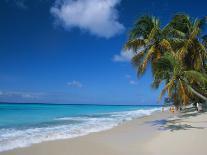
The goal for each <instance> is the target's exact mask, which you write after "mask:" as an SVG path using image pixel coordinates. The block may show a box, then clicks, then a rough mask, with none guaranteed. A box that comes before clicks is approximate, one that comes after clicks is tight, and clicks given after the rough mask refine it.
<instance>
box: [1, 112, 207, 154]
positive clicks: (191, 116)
mask: <svg viewBox="0 0 207 155" xmlns="http://www.w3.org/2000/svg"><path fill="white" fill-rule="evenodd" d="M206 120H207V114H206V113H184V114H179V113H176V114H171V113H169V112H164V113H163V112H156V113H154V114H152V115H150V116H146V117H143V118H139V119H135V120H132V121H128V122H126V123H123V124H121V125H119V126H117V127H115V128H113V129H110V130H107V131H102V132H98V133H92V134H89V135H86V136H82V137H78V138H73V139H66V140H56V141H50V142H43V143H40V144H34V145H32V146H30V147H25V148H18V149H14V150H11V151H6V152H1V153H0V155H137V154H140V155H162V154H163V155H171V154H178V155H183V154H188V155H195V154H199V155H205V154H206V152H207V147H206V142H207V140H206V139H207V121H206Z"/></svg>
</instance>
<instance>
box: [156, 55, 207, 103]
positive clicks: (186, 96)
mask: <svg viewBox="0 0 207 155" xmlns="http://www.w3.org/2000/svg"><path fill="white" fill-rule="evenodd" d="M178 57H179V53H170V52H169V53H166V54H165V55H164V56H162V57H161V58H160V59H159V60H158V61H157V63H156V74H155V76H154V78H155V81H156V80H159V81H160V82H166V84H165V87H164V88H163V90H162V92H161V94H160V98H162V97H163V95H164V94H165V93H166V92H168V96H169V97H171V98H173V100H174V102H175V103H174V104H175V105H179V104H180V103H183V104H188V103H189V101H190V99H192V98H193V97H198V98H201V99H203V100H205V101H207V97H205V96H204V95H203V94H201V93H200V92H198V91H197V89H199V88H202V86H203V85H206V84H207V75H206V74H204V73H200V72H198V71H195V70H187V68H186V67H185V66H183V63H182V62H181V61H180V59H178ZM195 84H196V88H193V86H195Z"/></svg>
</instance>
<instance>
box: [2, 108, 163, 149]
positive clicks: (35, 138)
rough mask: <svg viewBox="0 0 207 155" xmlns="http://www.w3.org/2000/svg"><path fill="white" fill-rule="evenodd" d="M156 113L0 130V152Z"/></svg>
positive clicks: (143, 111) (100, 116)
mask: <svg viewBox="0 0 207 155" xmlns="http://www.w3.org/2000/svg"><path fill="white" fill-rule="evenodd" d="M157 110H160V108H153V109H147V110H146V109H140V110H133V111H122V112H109V113H99V114H93V115H83V116H78V117H60V118H55V119H54V121H55V122H56V123H54V125H52V126H42V127H41V126H39V127H34V126H33V127H26V128H1V129H0V151H7V150H11V149H14V148H18V147H26V146H30V145H31V144H35V143H41V142H44V141H51V140H57V139H66V138H73V137H78V136H83V135H87V134H89V133H93V132H99V131H103V130H108V129H111V128H113V127H115V126H117V125H118V124H120V123H122V122H124V121H129V120H132V119H134V118H139V117H142V116H146V115H150V114H151V113H152V112H154V111H157ZM57 122H60V123H57ZM61 123H62V124H61Z"/></svg>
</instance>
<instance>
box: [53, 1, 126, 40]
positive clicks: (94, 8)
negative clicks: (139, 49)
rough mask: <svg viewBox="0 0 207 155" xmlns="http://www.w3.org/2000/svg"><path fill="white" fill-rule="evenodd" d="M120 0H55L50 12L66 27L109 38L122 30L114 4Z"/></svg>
mask: <svg viewBox="0 0 207 155" xmlns="http://www.w3.org/2000/svg"><path fill="white" fill-rule="evenodd" d="M120 2H121V0H61V1H60V0H56V3H55V5H54V6H53V7H52V8H51V13H52V15H53V16H54V17H56V22H58V23H59V24H62V25H63V26H64V27H65V28H66V29H71V28H74V27H77V28H80V29H81V30H85V31H88V32H90V33H91V34H93V35H97V36H99V37H105V38H110V37H112V36H114V35H116V34H119V33H121V32H122V31H123V30H124V26H123V24H121V23H120V22H119V21H118V10H117V9H116V6H117V5H118V4H119V3H120Z"/></svg>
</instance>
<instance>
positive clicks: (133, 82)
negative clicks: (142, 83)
mask: <svg viewBox="0 0 207 155" xmlns="http://www.w3.org/2000/svg"><path fill="white" fill-rule="evenodd" d="M129 84H131V85H137V82H136V81H134V80H129Z"/></svg>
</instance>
